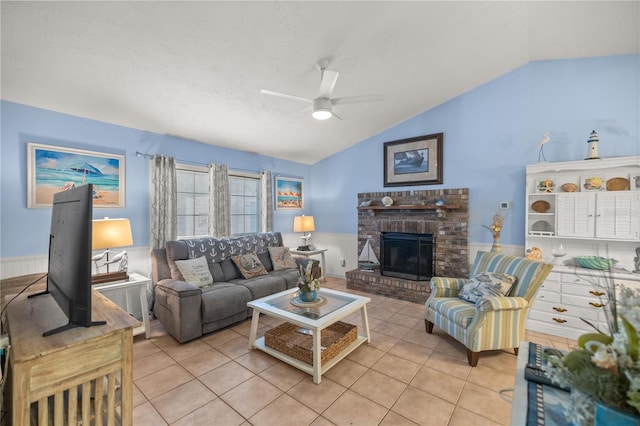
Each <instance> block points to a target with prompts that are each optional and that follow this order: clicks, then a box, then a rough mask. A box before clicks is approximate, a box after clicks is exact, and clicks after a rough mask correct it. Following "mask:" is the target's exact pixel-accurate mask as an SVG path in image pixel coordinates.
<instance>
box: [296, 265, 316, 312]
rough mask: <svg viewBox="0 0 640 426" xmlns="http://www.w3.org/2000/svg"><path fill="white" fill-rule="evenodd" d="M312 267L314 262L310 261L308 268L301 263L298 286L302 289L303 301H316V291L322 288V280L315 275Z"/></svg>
mask: <svg viewBox="0 0 640 426" xmlns="http://www.w3.org/2000/svg"><path fill="white" fill-rule="evenodd" d="M312 268H313V263H312V262H308V263H307V267H306V268H303V267H302V265H300V275H299V276H298V288H299V289H300V300H302V301H303V302H314V301H315V300H316V291H317V290H319V289H320V280H319V279H317V278H314V277H313V272H312Z"/></svg>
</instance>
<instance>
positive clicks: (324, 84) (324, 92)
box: [318, 70, 338, 99]
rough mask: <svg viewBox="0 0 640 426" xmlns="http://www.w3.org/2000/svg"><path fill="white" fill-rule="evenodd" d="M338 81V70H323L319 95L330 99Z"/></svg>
mask: <svg viewBox="0 0 640 426" xmlns="http://www.w3.org/2000/svg"><path fill="white" fill-rule="evenodd" d="M336 81H338V73H337V72H336V71H328V70H322V81H320V90H318V97H319V98H326V99H329V98H330V97H331V92H333V88H334V87H335V85H336Z"/></svg>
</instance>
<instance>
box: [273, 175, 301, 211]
mask: <svg viewBox="0 0 640 426" xmlns="http://www.w3.org/2000/svg"><path fill="white" fill-rule="evenodd" d="M274 180H275V185H274V186H275V188H274V196H275V200H276V203H275V204H276V209H277V210H301V209H303V208H304V179H298V178H292V177H284V176H275V177H274Z"/></svg>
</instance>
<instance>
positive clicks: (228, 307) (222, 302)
mask: <svg viewBox="0 0 640 426" xmlns="http://www.w3.org/2000/svg"><path fill="white" fill-rule="evenodd" d="M250 301H251V292H250V291H249V290H248V289H247V288H246V287H243V286H239V285H235V284H230V283H214V284H213V285H210V286H208V287H204V288H203V289H202V308H201V309H202V323H203V324H204V323H207V322H211V321H218V320H220V319H223V318H227V317H230V316H232V315H236V314H238V313H242V312H244V313H245V314H246V312H247V302H250Z"/></svg>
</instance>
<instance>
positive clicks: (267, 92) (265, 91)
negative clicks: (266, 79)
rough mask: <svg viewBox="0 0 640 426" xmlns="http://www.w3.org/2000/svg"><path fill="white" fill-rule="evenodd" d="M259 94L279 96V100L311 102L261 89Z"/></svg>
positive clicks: (299, 97) (300, 97)
mask: <svg viewBox="0 0 640 426" xmlns="http://www.w3.org/2000/svg"><path fill="white" fill-rule="evenodd" d="M260 93H262V94H263V95H272V96H279V97H281V98H287V99H295V100H296V101H303V102H311V99H307V98H303V97H302V96H296V95H289V94H288V93H280V92H274V91H272V90H266V89H261V90H260Z"/></svg>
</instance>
